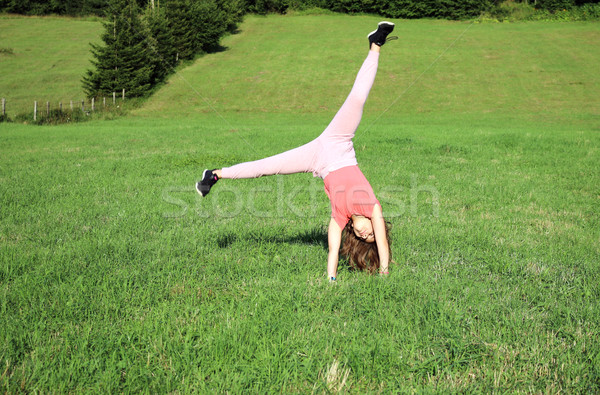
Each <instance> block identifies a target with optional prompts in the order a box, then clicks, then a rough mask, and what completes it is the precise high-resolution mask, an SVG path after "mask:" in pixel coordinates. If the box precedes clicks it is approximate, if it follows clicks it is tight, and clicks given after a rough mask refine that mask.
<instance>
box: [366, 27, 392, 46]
mask: <svg viewBox="0 0 600 395" xmlns="http://www.w3.org/2000/svg"><path fill="white" fill-rule="evenodd" d="M394 26H395V25H394V24H393V23H392V22H385V21H384V22H379V24H378V25H377V30H374V31H372V32H371V33H369V35H368V36H367V38H368V39H369V48H371V44H373V43H375V44H376V45H379V46H380V47H381V46H382V45H383V44H385V43H386V42H387V41H391V40H397V39H398V37H397V36H393V37H389V38H388V34H390V33H391V32H392V31H394Z"/></svg>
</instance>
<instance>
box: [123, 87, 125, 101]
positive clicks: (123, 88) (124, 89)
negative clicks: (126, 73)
mask: <svg viewBox="0 0 600 395" xmlns="http://www.w3.org/2000/svg"><path fill="white" fill-rule="evenodd" d="M123 100H125V88H123Z"/></svg>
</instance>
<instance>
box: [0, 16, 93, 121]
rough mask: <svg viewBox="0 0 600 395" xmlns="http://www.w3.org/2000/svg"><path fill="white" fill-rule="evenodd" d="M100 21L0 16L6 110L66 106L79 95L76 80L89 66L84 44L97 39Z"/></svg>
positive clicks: (0, 81)
mask: <svg viewBox="0 0 600 395" xmlns="http://www.w3.org/2000/svg"><path fill="white" fill-rule="evenodd" d="M101 32H102V24H101V23H100V22H99V21H97V20H94V19H73V18H63V17H44V18H40V17H15V16H6V15H3V16H0V42H1V43H2V44H0V46H1V47H2V49H5V50H0V68H1V69H2V71H1V72H0V97H3V98H5V99H6V101H7V109H6V113H7V115H9V116H10V117H15V116H16V115H17V114H22V113H33V102H34V101H37V102H38V106H39V108H40V109H42V108H43V110H44V111H45V109H46V104H45V103H46V102H47V101H49V102H50V104H51V106H52V108H58V103H59V102H62V103H63V108H68V106H69V103H70V101H71V100H72V101H73V102H74V103H77V102H78V101H79V102H81V100H84V99H85V93H84V92H83V88H82V85H81V78H82V77H83V75H84V73H85V71H86V70H87V69H90V68H91V67H92V65H91V63H90V59H91V53H90V43H91V42H94V43H99V42H100V33H101Z"/></svg>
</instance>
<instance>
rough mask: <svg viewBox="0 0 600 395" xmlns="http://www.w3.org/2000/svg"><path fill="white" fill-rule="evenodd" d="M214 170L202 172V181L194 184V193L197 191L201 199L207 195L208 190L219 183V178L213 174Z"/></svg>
mask: <svg viewBox="0 0 600 395" xmlns="http://www.w3.org/2000/svg"><path fill="white" fill-rule="evenodd" d="M214 170H215V169H212V170H208V169H206V170H204V173H202V180H200V181H198V182H197V183H196V191H198V193H199V194H200V195H202V197H204V196H206V195H208V193H209V192H210V188H211V187H212V186H213V185H215V184H216V183H217V181H219V177H217V175H216V174H215V173H213V171H214Z"/></svg>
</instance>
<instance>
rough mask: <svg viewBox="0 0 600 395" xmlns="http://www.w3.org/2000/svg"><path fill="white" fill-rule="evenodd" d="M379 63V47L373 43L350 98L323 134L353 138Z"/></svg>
mask: <svg viewBox="0 0 600 395" xmlns="http://www.w3.org/2000/svg"><path fill="white" fill-rule="evenodd" d="M373 47H375V48H373ZM378 64H379V47H377V46H375V45H373V46H372V49H371V50H370V51H369V54H368V55H367V58H366V59H365V61H364V62H363V64H362V66H361V68H360V70H359V71H358V74H357V76H356V80H355V81H354V86H353V87H352V90H351V91H350V94H349V95H348V98H347V99H346V101H345V102H344V104H343V105H342V107H341V108H340V109H339V111H338V112H337V114H336V115H335V117H334V118H333V120H332V121H331V123H330V124H329V126H327V129H325V131H324V132H323V134H322V135H321V136H323V137H326V138H333V139H335V140H336V141H340V140H345V141H350V140H352V138H353V137H354V133H355V132H356V129H357V128H358V125H359V124H360V120H361V118H362V113H363V107H364V105H365V102H366V101H367V97H368V96H369V92H370V90H371V87H372V86H373V82H374V81H375V75H376V74H377V66H378Z"/></svg>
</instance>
